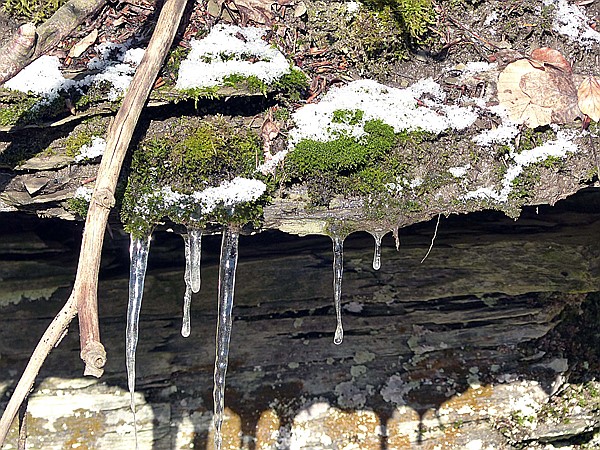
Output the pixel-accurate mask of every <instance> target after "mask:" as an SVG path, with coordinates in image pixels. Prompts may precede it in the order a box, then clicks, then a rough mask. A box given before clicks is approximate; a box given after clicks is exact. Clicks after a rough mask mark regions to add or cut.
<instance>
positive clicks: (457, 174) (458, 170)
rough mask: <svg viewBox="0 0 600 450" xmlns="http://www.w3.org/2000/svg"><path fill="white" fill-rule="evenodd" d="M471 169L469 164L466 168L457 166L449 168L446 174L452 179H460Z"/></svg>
mask: <svg viewBox="0 0 600 450" xmlns="http://www.w3.org/2000/svg"><path fill="white" fill-rule="evenodd" d="M470 168H471V164H467V165H466V166H458V167H450V168H449V169H448V172H450V174H451V175H452V176H453V177H454V178H462V177H464V176H465V175H466V174H467V171H468V170H469V169H470Z"/></svg>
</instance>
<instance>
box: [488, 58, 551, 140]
mask: <svg viewBox="0 0 600 450" xmlns="http://www.w3.org/2000/svg"><path fill="white" fill-rule="evenodd" d="M535 71H539V72H542V71H541V70H539V69H536V68H535V67H533V66H532V65H531V64H530V63H529V62H528V61H527V60H526V59H520V60H518V61H515V62H513V63H510V64H509V65H508V66H506V68H505V69H504V70H503V71H502V72H500V75H499V77H498V100H499V101H500V104H501V105H502V106H504V107H505V108H506V109H507V110H508V114H509V116H510V119H511V120H512V121H513V122H516V123H524V124H525V125H527V126H528V127H531V128H536V127H539V126H541V125H547V124H549V123H551V122H552V109H550V108H546V107H543V106H540V105H537V104H536V103H533V102H532V101H531V97H530V96H529V95H527V94H526V93H525V92H523V90H522V89H521V78H522V77H523V76H524V75H527V74H530V73H535Z"/></svg>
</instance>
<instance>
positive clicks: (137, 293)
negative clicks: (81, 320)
mask: <svg viewBox="0 0 600 450" xmlns="http://www.w3.org/2000/svg"><path fill="white" fill-rule="evenodd" d="M150 238H151V236H150V235H149V236H147V237H146V238H143V239H138V238H135V237H133V236H131V245H130V247H129V255H130V259H131V265H130V271H129V302H128V304H127V331H126V337H125V340H126V344H125V345H126V349H125V359H126V364H127V384H128V386H129V393H130V394H131V411H132V412H133V425H134V433H135V443H136V444H135V446H136V448H137V427H136V423H135V398H134V394H135V350H136V347H137V343H138V324H139V319H140V308H141V306H142V296H143V294H144V279H145V277H146V266H147V264H148V252H149V250H150Z"/></svg>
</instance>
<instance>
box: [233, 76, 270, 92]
mask: <svg viewBox="0 0 600 450" xmlns="http://www.w3.org/2000/svg"><path fill="white" fill-rule="evenodd" d="M223 85H224V86H230V87H233V88H235V89H238V90H246V91H248V92H249V93H251V94H256V93H261V94H263V95H265V94H266V93H267V90H268V88H269V87H268V85H267V84H266V83H265V82H264V81H263V80H261V79H260V78H258V77H257V76H256V75H250V76H244V75H240V74H238V73H234V74H231V75H228V76H226V77H225V78H223Z"/></svg>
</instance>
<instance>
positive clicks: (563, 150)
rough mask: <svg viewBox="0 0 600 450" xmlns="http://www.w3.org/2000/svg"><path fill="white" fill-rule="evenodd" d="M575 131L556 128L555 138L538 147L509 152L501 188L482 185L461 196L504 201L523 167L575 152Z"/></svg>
mask: <svg viewBox="0 0 600 450" xmlns="http://www.w3.org/2000/svg"><path fill="white" fill-rule="evenodd" d="M575 136H576V132H574V131H569V130H558V132H557V134H556V139H555V140H553V141H548V142H545V143H544V144H542V145H540V146H539V147H536V148H533V149H531V150H525V151H523V152H521V153H515V152H511V153H510V159H512V161H513V162H512V163H511V164H510V165H509V167H508V169H507V171H506V174H505V175H504V178H503V179H502V183H501V184H502V188H501V189H500V191H499V192H498V191H496V190H495V189H494V188H491V187H482V188H479V189H477V190H475V191H470V192H468V193H467V194H465V196H464V197H463V198H464V199H466V200H468V199H474V198H480V199H486V198H488V199H492V200H496V201H498V202H506V201H507V200H508V196H509V194H510V191H511V190H512V182H513V181H514V179H515V178H517V177H518V176H519V175H520V174H521V173H522V172H523V169H524V168H525V167H527V166H529V165H531V164H535V163H538V162H541V161H544V160H545V159H546V158H548V157H550V156H553V157H557V158H564V157H565V156H567V154H568V153H575V152H577V145H576V144H575V143H574V142H573V138H574V137H575Z"/></svg>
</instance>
